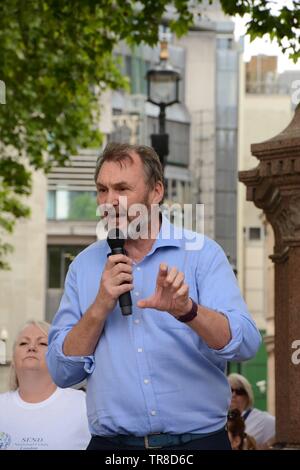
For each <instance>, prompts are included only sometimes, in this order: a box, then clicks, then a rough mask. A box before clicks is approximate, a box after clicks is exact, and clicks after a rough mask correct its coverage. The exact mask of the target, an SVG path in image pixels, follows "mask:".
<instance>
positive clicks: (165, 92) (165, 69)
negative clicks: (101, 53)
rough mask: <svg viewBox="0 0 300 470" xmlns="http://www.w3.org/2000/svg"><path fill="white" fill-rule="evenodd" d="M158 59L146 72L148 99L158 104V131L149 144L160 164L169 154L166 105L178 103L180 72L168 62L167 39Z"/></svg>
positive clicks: (163, 43)
mask: <svg viewBox="0 0 300 470" xmlns="http://www.w3.org/2000/svg"><path fill="white" fill-rule="evenodd" d="M159 58H160V61H159V63H158V64H157V65H155V66H154V67H153V68H152V69H150V70H148V72H147V76H146V78H147V88H148V99H147V101H149V102H150V103H153V104H155V105H156V106H159V133H158V134H151V145H152V147H153V148H154V149H155V150H156V152H157V154H158V156H159V158H160V161H161V163H162V166H163V167H164V166H165V164H166V157H167V155H168V154H169V136H168V134H167V133H166V107H167V106H171V105H172V104H174V103H179V80H180V79H181V76H180V73H179V72H177V71H176V70H175V69H174V68H173V67H172V65H171V64H170V63H169V62H168V58H169V52H168V43H167V41H161V43H160V57H159Z"/></svg>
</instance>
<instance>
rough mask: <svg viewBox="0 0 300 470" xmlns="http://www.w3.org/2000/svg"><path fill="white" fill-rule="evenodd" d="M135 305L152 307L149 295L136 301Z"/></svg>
mask: <svg viewBox="0 0 300 470" xmlns="http://www.w3.org/2000/svg"><path fill="white" fill-rule="evenodd" d="M137 306H138V307H139V308H151V307H152V302H151V297H148V298H147V299H142V300H139V301H138V302H137Z"/></svg>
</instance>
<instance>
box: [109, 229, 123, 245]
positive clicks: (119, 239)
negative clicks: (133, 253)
mask: <svg viewBox="0 0 300 470" xmlns="http://www.w3.org/2000/svg"><path fill="white" fill-rule="evenodd" d="M107 243H108V244H109V246H110V249H111V250H113V249H114V248H123V247H124V243H125V237H124V234H123V232H122V230H120V229H119V228H112V229H111V230H110V231H109V232H108V235H107Z"/></svg>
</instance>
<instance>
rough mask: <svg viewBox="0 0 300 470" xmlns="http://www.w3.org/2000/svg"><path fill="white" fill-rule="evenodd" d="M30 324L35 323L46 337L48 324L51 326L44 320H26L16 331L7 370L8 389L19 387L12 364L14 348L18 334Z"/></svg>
mask: <svg viewBox="0 0 300 470" xmlns="http://www.w3.org/2000/svg"><path fill="white" fill-rule="evenodd" d="M30 325H35V326H37V327H38V328H40V330H42V332H43V333H44V334H45V335H46V336H47V337H48V333H49V329H50V326H51V325H50V323H47V322H46V321H39V320H28V321H26V323H24V324H23V326H22V327H21V328H20V329H19V331H18V333H17V335H16V337H15V341H14V344H13V360H12V361H11V366H10V371H9V390H17V389H18V388H19V381H18V377H17V374H16V369H15V365H14V355H15V348H16V345H17V341H18V338H19V336H20V335H21V333H22V332H23V331H24V330H25V328H27V327H28V326H30Z"/></svg>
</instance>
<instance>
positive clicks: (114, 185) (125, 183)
mask: <svg viewBox="0 0 300 470" xmlns="http://www.w3.org/2000/svg"><path fill="white" fill-rule="evenodd" d="M96 186H97V187H102V188H106V187H107V186H106V185H105V184H104V183H100V182H97V183H96ZM112 186H113V187H114V188H116V187H118V186H128V187H131V185H130V184H129V183H128V181H118V182H117V183H114V184H112Z"/></svg>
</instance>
